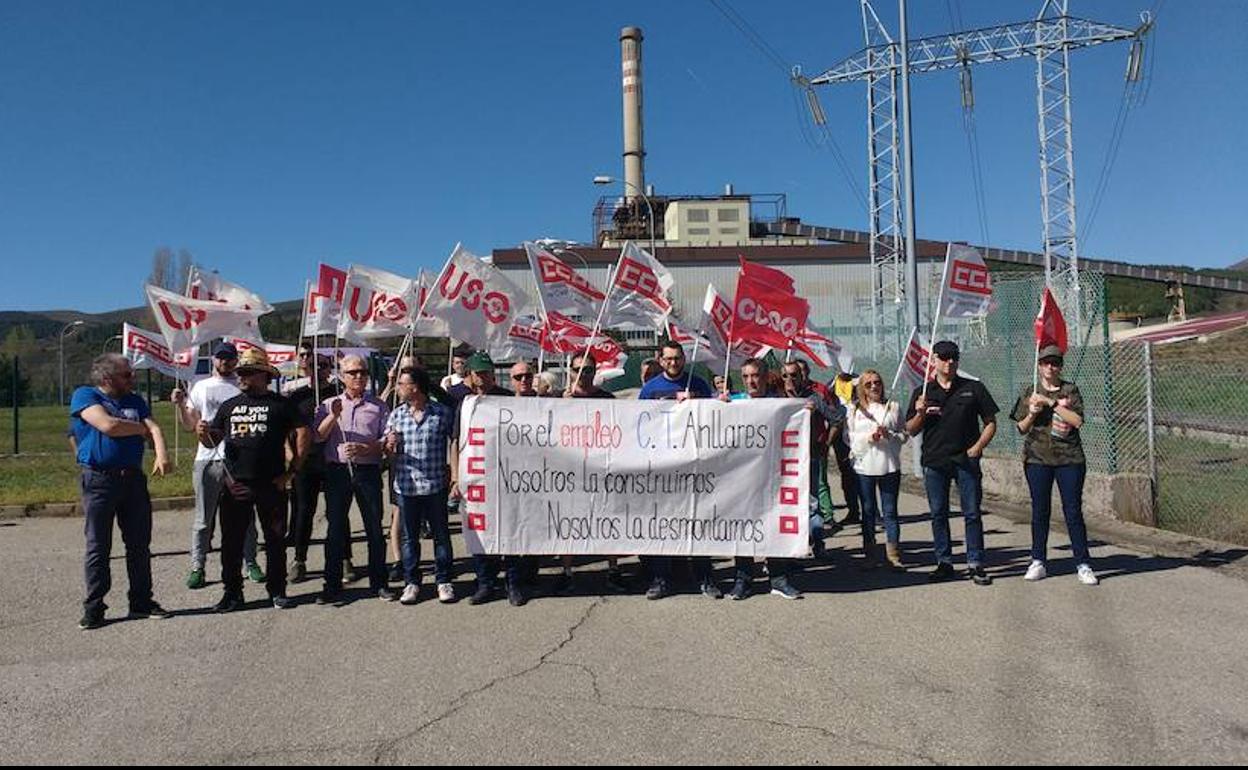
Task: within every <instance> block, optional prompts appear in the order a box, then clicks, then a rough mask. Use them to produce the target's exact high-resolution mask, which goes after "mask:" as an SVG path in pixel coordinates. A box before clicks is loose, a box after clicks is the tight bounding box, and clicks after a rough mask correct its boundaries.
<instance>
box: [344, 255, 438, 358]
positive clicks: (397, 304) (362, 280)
mask: <svg viewBox="0 0 1248 770" xmlns="http://www.w3.org/2000/svg"><path fill="white" fill-rule="evenodd" d="M419 294H420V286H419V285H418V284H417V282H416V281H414V280H412V279H411V278H405V277H403V276H401V275H395V274H394V273H391V272H387V271H385V270H379V269H377V268H375V267H365V266H364V265H351V267H350V268H348V270H347V283H346V287H345V288H344V289H343V292H342V309H341V311H340V314H339V316H338V329H337V332H336V333H337V335H338V336H339V337H342V338H343V339H345V340H351V341H353V342H358V341H361V340H367V339H373V338H377V337H395V336H400V335H403V334H407V332H408V329H409V327H410V326H411V324H412V321H413V319H414V317H415V315H416V312H417V310H418V309H419V308H418V307H417V304H418V303H419V302H420V297H419Z"/></svg>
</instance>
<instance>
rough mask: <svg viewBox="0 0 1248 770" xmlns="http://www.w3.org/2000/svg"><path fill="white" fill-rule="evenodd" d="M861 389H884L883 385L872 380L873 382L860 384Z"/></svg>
mask: <svg viewBox="0 0 1248 770" xmlns="http://www.w3.org/2000/svg"><path fill="white" fill-rule="evenodd" d="M862 387H864V388H882V387H884V383H882V382H877V381H874V380H873V381H871V382H864V383H862Z"/></svg>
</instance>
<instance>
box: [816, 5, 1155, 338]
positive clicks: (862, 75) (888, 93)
mask: <svg viewBox="0 0 1248 770" xmlns="http://www.w3.org/2000/svg"><path fill="white" fill-rule="evenodd" d="M900 2H902V3H904V2H905V0H900ZM1067 2H1068V0H1044V3H1043V5H1042V6H1041V8H1040V13H1039V14H1037V16H1036V18H1035V19H1033V20H1031V21H1024V22H1018V23H1015V24H1006V25H1003V26H999V27H989V28H985V29H977V30H970V31H965V32H955V33H952V34H948V35H937V36H934V37H926V38H921V39H918V40H911V41H909V43H908V44H907V45H906V54H907V55H908V59H909V67H908V69H909V72H910V73H911V74H915V73H922V72H935V71H938V70H947V69H959V70H960V71H961V74H960V77H961V87H962V88H961V90H962V99H963V105H964V106H969V105H970V104H972V103H973V96H972V92H971V77H970V67H971V65H972V64H988V63H990V62H999V61H1009V60H1011V59H1020V58H1023V57H1033V58H1034V59H1035V60H1036V105H1037V112H1038V119H1037V128H1038V131H1039V138H1040V188H1041V198H1040V206H1041V222H1042V225H1043V237H1044V241H1043V242H1044V256H1045V277H1046V279H1048V280H1049V282H1050V283H1051V284H1053V285H1054V290H1055V291H1060V292H1061V293H1062V294H1064V295H1065V302H1064V303H1063V304H1064V305H1066V307H1067V308H1068V311H1067V312H1068V314H1069V315H1072V316H1073V318H1072V320H1073V326H1074V328H1075V329H1076V330H1078V329H1079V328H1080V327H1081V324H1082V320H1081V319H1080V305H1081V301H1080V298H1079V248H1078V242H1077V240H1076V237H1075V165H1074V139H1073V136H1072V134H1071V110H1070V52H1071V51H1074V50H1077V49H1080V48H1087V47H1089V46H1094V45H1100V44H1102V43H1114V42H1118V41H1127V40H1129V41H1132V42H1131V51H1130V56H1129V59H1128V63H1127V75H1126V76H1127V79H1128V80H1133V81H1134V80H1138V79H1139V78H1140V74H1141V62H1142V61H1143V53H1144V50H1143V41H1144V37H1145V35H1146V34H1147V33H1148V31H1149V30H1150V29H1151V28H1152V18H1151V16H1150V15H1149V14H1148V13H1147V12H1145V13H1141V14H1140V19H1141V23H1140V25H1139V26H1138V27H1135V28H1127V27H1119V26H1116V25H1113V24H1105V23H1101V22H1096V21H1088V20H1086V19H1080V18H1075V17H1072V16H1070V15H1068V13H1067ZM861 4H862V25H863V33H864V37H865V40H866V48H864V49H863V50H862V51H859V52H858V53H857V54H855V55H853V56H851V57H850V58H848V59H846V60H844V61H842V62H841V63H840V64H837V65H836V66H834V67H832V68H831V69H828V70H826V71H825V72H823V73H821V74H819V75H817V76H815V77H812V78H807V77H805V76H803V75H802V74H801V73H800V71H796V70H795V72H794V79H795V81H796V82H797V83H798V85H799V86H802V87H803V88H805V89H806V91H807V99H808V101H809V103H810V107H811V111H812V114H813V116H814V119H815V122H816V123H819V124H823V123H824V115H823V111H822V109H821V108H820V107H819V101H818V99H817V97H816V96H815V93H814V86H822V85H831V84H834V83H848V82H851V81H865V82H866V84H867V161H868V173H867V178H868V184H869V192H868V198H869V201H868V203H869V206H868V209H869V217H870V231H871V241H870V254H871V274H872V292H871V308H872V336H873V342H874V343H875V345H876V350H877V351H881V352H884V353H889V352H891V353H894V354H899V353H900V347H901V345H902V344H904V342H902V340H904V339H905V334H908V331H909V330H906V331H905V332H904V333H900V334H899V333H896V332H897V330H899V329H900V328H901V324H900V318H901V315H902V308H903V307H904V305H905V303H906V301H907V299H908V298H907V296H906V278H905V276H906V264H905V254H906V248H905V238H904V232H903V228H902V206H901V186H902V179H903V176H902V175H903V174H904V173H905V169H904V168H903V164H902V163H901V162H900V161H899V149H898V147H899V145H898V110H899V104H898V100H897V92H898V82H899V81H900V79H901V75H902V67H903V65H902V61H903V55H902V50H901V43H899V42H897V41H895V40H894V39H893V37H892V36H891V35H890V34H889V32H888V29H887V28H886V27H885V26H884V24H883V23H882V22H881V21H880V17H879V16H878V15H877V14H876V12H875V8H874V7H872V2H871V0H861ZM903 13H904V10H903ZM916 290H917V286H916ZM1072 311H1073V312H1072ZM889 329H892V330H893V331H894V333H893V334H888V335H886V334H885V332H886V330H889Z"/></svg>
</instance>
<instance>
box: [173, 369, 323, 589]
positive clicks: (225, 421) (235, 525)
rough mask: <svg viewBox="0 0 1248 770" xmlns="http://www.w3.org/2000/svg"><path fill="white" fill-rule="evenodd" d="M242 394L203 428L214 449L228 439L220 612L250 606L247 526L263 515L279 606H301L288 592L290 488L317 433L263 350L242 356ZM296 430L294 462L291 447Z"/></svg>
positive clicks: (270, 581)
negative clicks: (278, 389)
mask: <svg viewBox="0 0 1248 770" xmlns="http://www.w3.org/2000/svg"><path fill="white" fill-rule="evenodd" d="M237 372H238V380H239V387H240V388H241V389H242V391H243V392H242V393H240V394H239V395H237V396H235V397H234V398H231V399H229V400H228V401H226V402H225V403H224V404H222V405H221V407H220V408H219V409H218V410H217V414H216V416H215V417H214V418H213V420H212V424H211V425H209V424H208V423H205V422H203V421H200V423H199V425H197V426H196V429H195V433H196V435H197V436H198V437H199V441H200V443H201V444H203V445H204V446H206V447H214V446H216V445H218V444H219V443H221V442H225V489H224V490H223V491H222V493H221V503H220V505H221V509H220V517H221V582H222V583H224V584H225V595H224V596H222V597H221V601H219V602H217V605H216V610H217V612H231V611H233V610H237V609H240V608H241V607H242V606H243V574H242V567H243V539H244V536H245V535H246V532H247V523H248V521H249V520H250V519H251V517H252V516H256V515H258V516H259V518H260V526H261V528H262V529H263V530H264V550H265V556H266V564H265V571H266V572H267V579H266V584H267V586H266V587H267V588H268V591H269V598H270V599H272V601H273V606H274V607H277V608H278V609H286V608H288V607H292V606H294V604H293V602H291V600H290V599H288V598H287V597H286V489H287V487H288V486H289V485H290V481H291V479H292V478H293V477H294V476H295V473H296V471H297V470H298V469H299V467H300V465H301V464H302V462H303V458H304V457H305V456H306V455H307V451H308V446H309V443H310V438H309V431H308V428H307V425H306V423H305V422H304V421H303V420H302V418H301V417H300V415H299V412H298V411H297V410H296V409H295V406H294V404H292V403H291V402H290V401H289V400H288V399H286V398H284V397H282V396H279V395H278V394H276V393H274V392H272V391H270V390H269V383H270V382H271V381H272V380H273V378H274V377H277V376H278V372H277V369H276V368H274V367H273V366H272V365H271V364H270V363H269V357H268V355H267V354H266V353H265V352H264V351H263V350H262V349H260V348H251V349H249V350H246V351H244V352H243V354H242V355H241V356H240V357H239V361H238V369H237ZM292 433H293V434H294V435H295V441H294V445H293V446H294V449H293V451H292V455H293V456H292V457H291V461H290V467H289V468H287V464H286V450H287V446H288V443H289V441H290V436H291V434H292Z"/></svg>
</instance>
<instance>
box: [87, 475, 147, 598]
mask: <svg viewBox="0 0 1248 770" xmlns="http://www.w3.org/2000/svg"><path fill="white" fill-rule="evenodd" d="M82 517H83V530H84V534H85V535H86V539H87V552H86V558H85V559H84V560H83V572H84V574H85V577H86V583H87V598H86V599H85V600H84V601H83V602H82V608H83V611H84V612H85V613H86V614H88V615H99V616H103V615H104V610H105V609H107V608H108V605H106V604H105V603H104V597H105V596H106V595H108V591H109V589H110V588H112V585H113V578H112V571H111V570H110V569H109V556H110V554H111V553H112V550H113V520H114V519H116V520H117V526H118V527H119V528H120V529H121V540H122V542H124V543H125V544H126V574H127V575H128V576H129V578H130V595H129V598H130V608H131V609H133V610H146V609H147V607H148V605H149V604H151V601H152V554H151V543H152V499H151V497H150V496H149V495H148V492H147V477H146V476H144V475H143V472H142V471H141V470H139V469H138V468H126V469H125V470H113V471H101V470H93V469H91V468H87V467H85V466H84V467H83V469H82Z"/></svg>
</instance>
